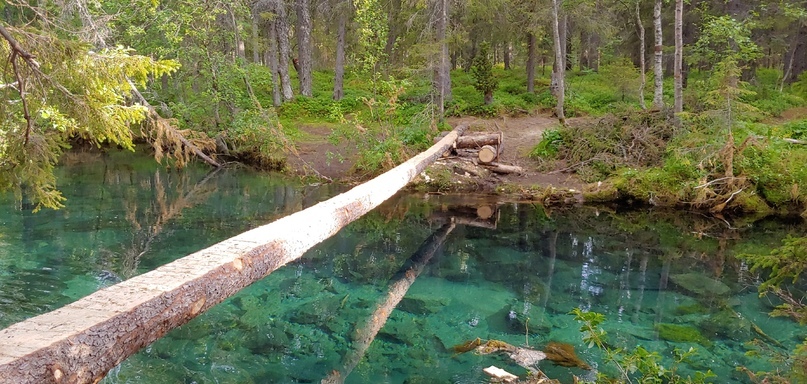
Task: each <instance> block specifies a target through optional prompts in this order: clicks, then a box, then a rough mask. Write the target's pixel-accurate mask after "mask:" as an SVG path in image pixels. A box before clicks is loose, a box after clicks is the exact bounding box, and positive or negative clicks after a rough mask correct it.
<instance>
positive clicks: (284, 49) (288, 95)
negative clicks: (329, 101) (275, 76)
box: [272, 0, 294, 100]
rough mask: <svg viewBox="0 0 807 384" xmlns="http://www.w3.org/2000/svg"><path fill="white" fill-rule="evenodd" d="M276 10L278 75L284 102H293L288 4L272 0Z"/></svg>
mask: <svg viewBox="0 0 807 384" xmlns="http://www.w3.org/2000/svg"><path fill="white" fill-rule="evenodd" d="M272 1H273V3H274V6H275V7H274V8H275V15H276V16H275V33H276V34H277V45H278V58H279V60H278V73H279V74H280V86H281V93H282V94H283V99H284V100H291V99H292V98H293V97H294V92H293V91H292V88H291V76H289V58H290V57H291V44H289V24H288V22H287V16H286V4H285V2H284V1H283V0H272Z"/></svg>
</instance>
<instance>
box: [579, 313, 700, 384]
mask: <svg viewBox="0 0 807 384" xmlns="http://www.w3.org/2000/svg"><path fill="white" fill-rule="evenodd" d="M571 314H572V315H574V319H575V320H577V321H578V322H580V323H581V326H580V332H581V333H582V334H583V342H584V343H586V344H588V347H589V348H593V347H597V349H599V350H600V351H601V352H602V353H603V361H604V362H605V364H606V365H608V366H610V367H613V368H616V371H617V372H618V375H619V377H615V378H612V377H609V376H608V375H607V374H606V373H604V372H603V368H600V370H599V372H597V379H596V381H595V382H596V383H613V382H615V381H616V382H627V383H632V382H639V383H658V384H661V383H706V382H707V381H708V380H709V379H710V378H712V377H716V376H715V374H714V373H712V371H711V370H709V371H706V372H695V373H694V375H693V376H686V377H683V376H681V375H680V374H679V373H677V368H678V366H679V365H680V364H681V363H683V362H686V361H687V360H688V359H690V358H692V357H694V356H695V355H696V354H697V350H696V349H694V348H689V349H688V350H686V351H684V350H681V349H678V348H676V349H674V350H673V359H674V364H673V365H672V366H671V367H669V368H667V367H664V366H663V365H662V364H661V356H660V355H659V354H658V353H657V352H649V351H647V350H646V349H644V348H642V347H641V346H637V347H636V348H634V349H633V350H631V351H628V350H625V349H622V348H616V347H612V346H611V345H610V344H609V343H608V340H607V336H608V334H607V332H605V330H603V329H602V328H601V327H600V325H601V324H602V323H603V322H605V315H603V314H601V313H597V312H587V311H583V310H582V309H580V308H575V309H573V310H572V312H571Z"/></svg>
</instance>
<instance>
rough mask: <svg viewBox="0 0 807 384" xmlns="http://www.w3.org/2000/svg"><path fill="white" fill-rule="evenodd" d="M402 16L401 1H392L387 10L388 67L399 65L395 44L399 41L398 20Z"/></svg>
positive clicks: (385, 50) (386, 48)
mask: <svg viewBox="0 0 807 384" xmlns="http://www.w3.org/2000/svg"><path fill="white" fill-rule="evenodd" d="M400 14H401V0H391V1H390V2H389V9H388V10H387V28H388V32H387V42H386V44H384V54H385V55H386V56H387V63H388V64H389V65H388V66H387V67H390V66H395V65H396V64H397V57H396V56H397V54H396V52H397V50H396V49H395V42H396V41H397V40H398V34H399V32H398V31H399V26H398V24H399V23H398V18H399V17H400Z"/></svg>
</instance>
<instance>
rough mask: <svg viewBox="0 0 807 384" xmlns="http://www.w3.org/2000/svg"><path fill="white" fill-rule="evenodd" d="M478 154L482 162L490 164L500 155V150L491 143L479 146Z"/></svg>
mask: <svg viewBox="0 0 807 384" xmlns="http://www.w3.org/2000/svg"><path fill="white" fill-rule="evenodd" d="M476 156H477V158H478V159H479V162H480V163H482V164H490V163H492V162H493V161H494V160H496V158H497V157H499V151H498V150H497V149H496V148H494V147H492V146H490V145H486V146H484V147H482V148H479V152H478V153H477V154H476Z"/></svg>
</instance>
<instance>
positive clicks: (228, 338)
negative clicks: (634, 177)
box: [0, 154, 807, 383]
mask: <svg viewBox="0 0 807 384" xmlns="http://www.w3.org/2000/svg"><path fill="white" fill-rule="evenodd" d="M127 156H128V155H127ZM102 161H103V163H104V164H105V167H106V170H105V171H103V172H101V171H102V170H103V168H104V167H101V166H99V165H98V164H97V163H94V164H90V163H88V164H86V165H83V164H77V165H73V166H71V167H67V168H63V169H62V170H61V172H62V180H70V181H71V183H69V184H67V185H66V186H65V194H66V195H67V196H68V198H69V199H70V200H69V201H68V206H67V208H65V209H64V210H61V211H55V212H54V211H42V212H40V213H39V214H37V215H31V214H30V213H28V212H23V211H19V210H17V209H16V208H15V207H14V206H13V203H11V200H10V199H6V200H4V201H2V204H0V222H1V223H2V226H0V325H3V326H5V325H8V324H10V323H13V322H15V321H19V320H21V319H23V318H26V317H30V316H33V315H36V314H38V313H41V312H43V311H46V310H51V309H53V308H56V307H58V306H61V305H63V304H65V303H67V302H70V301H72V300H75V299H77V298H78V297H81V296H83V295H86V294H88V293H90V292H92V291H93V290H95V289H97V288H98V287H99V286H100V285H102V281H107V280H114V279H115V278H114V276H112V275H106V274H105V273H104V271H109V272H111V273H114V275H117V276H121V277H123V276H128V275H130V274H137V273H142V272H144V271H146V270H150V269H153V268H155V267H157V266H159V265H162V264H165V263H166V262H168V261H171V260H173V259H175V258H177V257H181V256H184V255H186V254H189V253H192V252H194V251H196V250H198V249H201V248H203V247H206V246H208V245H210V244H213V243H215V242H217V241H220V240H222V239H224V238H227V237H229V236H232V235H234V234H237V233H240V232H243V231H244V230H247V229H250V228H252V227H254V226H256V225H259V224H263V223H266V222H268V221H270V220H272V219H273V218H275V217H278V216H279V215H283V214H284V213H285V212H289V211H292V210H297V209H300V208H301V207H303V206H307V205H310V204H313V203H315V202H316V201H319V200H322V199H324V198H325V197H326V196H328V195H330V194H333V193H334V191H333V190H328V189H323V188H317V187H313V186H310V187H303V186H299V185H294V184H290V183H288V182H287V181H282V180H280V179H278V178H276V177H267V176H260V175H255V174H251V173H249V172H247V171H245V170H223V171H222V172H220V173H219V174H216V175H214V176H212V177H210V179H208V180H207V181H203V180H204V179H205V177H206V172H205V169H202V168H198V169H193V168H191V169H188V170H186V171H184V172H169V171H165V170H158V169H157V168H156V167H153V166H147V165H145V163H137V162H132V161H131V157H120V158H118V157H116V155H115V154H110V155H108V156H105V157H103V158H102ZM455 206H463V207H465V208H462V209H460V211H463V212H465V214H463V215H461V216H462V217H464V219H463V220H455V221H456V222H457V223H459V222H460V221H462V223H461V224H458V225H457V227H456V229H454V230H453V232H452V234H451V236H450V237H449V238H447V239H446V241H445V243H444V245H443V251H442V252H440V253H439V255H436V256H435V257H434V258H433V259H432V260H431V261H430V262H429V263H428V264H425V265H424V266H423V269H422V272H420V273H419V274H418V277H417V280H414V281H413V282H412V283H411V285H409V286H408V288H407V290H406V293H405V295H403V297H402V298H401V299H400V302H399V303H397V305H396V306H395V310H394V311H391V312H388V317H387V318H386V321H385V322H384V324H383V327H380V329H378V330H377V333H376V335H375V337H374V339H373V341H372V342H371V343H369V346H367V347H366V348H365V347H362V348H361V349H363V352H362V353H361V354H355V352H351V351H357V350H359V349H358V348H357V347H359V345H358V344H357V341H356V340H358V339H356V338H354V333H355V331H356V329H357V326H358V327H361V325H362V324H365V322H366V321H368V320H367V319H372V316H373V313H374V312H375V311H376V310H377V308H378V303H383V302H384V301H385V296H386V295H387V293H388V291H389V284H390V281H391V280H393V281H394V280H395V276H396V273H398V271H400V270H401V265H403V264H404V263H405V262H406V260H407V258H408V256H409V255H412V254H413V253H414V252H415V251H416V249H417V247H418V246H419V245H420V244H421V243H422V241H423V239H424V238H426V237H427V236H428V235H429V234H431V233H433V232H434V231H435V230H437V229H438V228H440V227H442V226H443V225H444V224H445V223H446V219H445V218H446V217H449V216H452V215H454V214H452V213H451V212H454V211H456V210H452V209H450V208H451V207H455ZM480 207H487V208H483V209H480ZM480 212H481V214H482V215H480ZM488 212H489V213H490V216H489V219H483V218H482V216H486V217H488V216H487V215H488ZM466 214H467V215H466ZM493 217H496V218H498V220H493V221H491V219H490V218H493ZM26 220H27V222H26ZM805 229H807V228H806V227H805V226H804V224H803V223H802V222H801V221H793V222H787V221H781V220H764V221H757V222H750V223H741V222H737V221H731V219H730V218H706V217H702V216H688V215H684V214H680V213H678V214H676V215H674V216H664V215H660V214H657V213H652V212H639V211H633V212H620V213H616V212H604V211H602V210H600V211H595V210H590V209H573V210H555V211H554V212H549V211H546V210H544V209H542V208H541V207H539V206H533V205H530V204H498V203H496V202H495V201H469V199H468V198H467V197H456V196H429V197H428V199H424V198H423V196H414V195H406V194H400V195H398V196H396V197H395V198H393V199H392V200H391V201H389V202H388V203H386V204H385V205H384V206H383V207H381V208H380V209H378V210H376V211H374V212H371V213H370V214H368V215H367V216H365V217H364V218H362V219H361V220H359V221H357V222H354V223H353V224H351V225H350V226H348V227H347V228H345V229H344V230H342V231H341V232H340V233H339V234H337V235H336V236H335V237H334V238H332V239H329V240H327V241H325V242H324V243H322V244H321V245H320V246H318V247H316V248H314V249H312V250H311V251H309V252H308V253H307V254H306V256H305V257H304V258H303V259H301V260H298V261H297V262H295V263H293V264H290V265H288V266H287V267H285V268H281V269H280V270H278V271H276V272H274V273H273V274H271V275H270V276H268V277H266V278H265V279H263V280H261V281H260V282H258V283H256V284H253V285H252V286H250V287H248V288H246V289H245V290H243V291H242V292H240V293H239V294H237V295H236V296H234V297H233V298H231V299H229V300H227V301H225V302H223V303H222V304H220V305H218V306H216V307H214V308H212V309H211V310H210V311H209V312H208V313H206V314H204V315H202V316H200V317H198V318H196V319H194V320H193V321H191V322H189V323H188V324H186V325H185V326H183V327H181V328H178V329H177V330H175V331H173V332H171V333H170V334H169V335H167V336H166V337H165V338H163V339H161V340H159V341H157V342H155V343H154V344H152V345H151V346H149V347H148V348H147V349H145V350H144V351H142V352H141V353H139V354H138V355H136V356H133V357H132V358H130V359H128V360H127V361H125V362H124V363H123V364H122V365H121V366H120V367H118V368H117V369H116V370H115V371H114V372H111V373H110V375H109V376H108V377H107V379H106V381H107V382H110V383H117V382H121V383H153V382H188V383H189V382H194V381H195V382H197V383H208V382H210V383H212V382H218V383H249V382H255V383H295V382H296V383H300V382H319V381H321V380H322V379H323V378H325V377H328V376H329V375H331V374H332V371H333V370H334V369H336V370H339V371H341V372H342V373H343V374H344V376H342V377H347V379H346V382H350V383H381V382H385V383H403V382H407V383H435V382H441V383H448V382H451V383H478V382H481V381H483V380H485V376H484V374H483V373H482V368H484V367H487V366H490V365H497V366H500V367H501V368H504V369H506V370H508V371H511V372H514V373H515V372H523V369H521V368H520V367H518V366H513V365H510V364H511V363H508V362H503V361H499V360H495V359H494V358H492V357H490V356H477V355H473V354H463V355H460V356H454V354H453V352H452V351H451V350H450V348H451V346H453V345H456V344H458V343H461V342H463V341H466V340H472V339H475V338H476V337H482V338H485V339H496V340H502V341H505V342H507V343H510V344H512V345H516V346H526V345H529V346H530V347H531V348H536V349H541V348H544V347H545V346H546V345H547V344H548V343H550V342H567V343H572V344H575V347H576V349H577V351H578V352H579V353H580V355H581V356H580V357H581V358H582V359H583V360H585V361H587V362H589V363H591V365H592V366H595V367H596V368H597V369H599V370H602V371H605V372H609V368H608V367H607V366H606V365H604V364H603V363H602V362H601V358H602V356H601V355H600V353H599V352H598V351H596V350H591V349H587V348H586V346H585V345H582V344H581V341H580V340H581V335H580V332H579V324H577V323H576V322H575V321H573V318H572V316H570V315H569V314H568V313H569V311H571V310H572V309H573V308H576V307H580V308H588V309H590V310H593V311H597V312H602V313H604V314H606V316H607V321H606V322H605V323H604V324H603V328H604V329H605V330H606V331H607V332H608V334H609V342H610V343H611V344H612V345H613V346H614V347H623V348H634V347H635V346H637V345H641V346H643V347H645V348H647V349H648V350H650V351H656V352H658V353H659V354H661V355H662V356H665V359H666V360H665V361H663V362H662V363H663V364H664V365H665V366H670V364H672V361H671V359H670V356H671V353H672V352H671V351H672V350H673V349H675V348H680V349H688V348H690V347H692V348H695V349H697V351H698V353H697V355H696V356H695V357H694V358H692V359H691V360H690V361H688V362H686V363H683V364H681V366H680V367H679V368H678V369H679V372H680V373H682V374H684V375H687V374H691V373H692V372H694V371H697V370H705V369H712V370H714V371H716V372H717V373H718V375H719V377H720V380H721V382H733V383H743V382H747V378H745V377H744V374H743V373H742V372H738V371H736V369H735V368H736V367H738V366H743V367H748V368H749V369H751V371H758V370H770V369H775V368H785V367H781V366H777V365H775V364H774V363H769V362H767V361H766V360H765V359H761V358H753V357H749V356H747V355H746V352H748V351H750V350H751V349H752V347H751V345H763V346H764V348H766V349H767V350H770V351H775V352H776V353H779V354H784V355H786V354H787V353H789V351H791V350H792V349H793V348H794V347H795V346H796V344H797V343H799V342H801V341H802V340H804V335H805V331H804V330H803V329H802V328H800V327H798V326H797V325H795V324H793V323H791V322H790V321H789V320H787V319H782V318H770V317H769V316H768V315H767V313H768V311H769V310H770V303H768V302H766V301H763V300H760V298H759V297H758V295H757V292H756V284H758V281H757V280H756V279H755V278H754V277H753V276H751V275H749V273H748V270H747V266H745V265H744V264H743V263H741V262H739V261H737V260H736V258H735V255H737V254H739V253H742V252H749V251H754V252H757V253H762V252H766V251H767V250H769V249H771V248H773V247H776V246H778V245H779V244H780V243H781V239H782V238H784V237H785V236H787V235H789V234H792V235H803V234H804V233H805ZM716 292H720V293H716ZM374 332H375V331H374ZM763 334H764V335H766V336H769V337H765V336H762V335H763ZM351 353H353V354H354V355H351ZM349 355H351V356H359V355H360V358H359V357H354V358H352V359H349V360H348V357H349ZM361 356H363V357H361ZM491 359H493V360H491ZM353 360H357V363H355V367H353V368H350V367H351V366H353V365H354V363H353V362H352V361H353ZM346 368H350V369H346ZM540 368H541V369H542V370H543V371H544V372H546V373H547V374H548V375H549V376H550V377H556V378H559V379H561V380H563V381H564V382H570V381H571V375H573V374H575V375H581V374H584V372H582V371H580V370H576V368H565V367H555V366H552V365H551V364H549V363H546V362H542V363H541V367H540ZM348 372H350V373H349V376H348V375H347V373H348Z"/></svg>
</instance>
